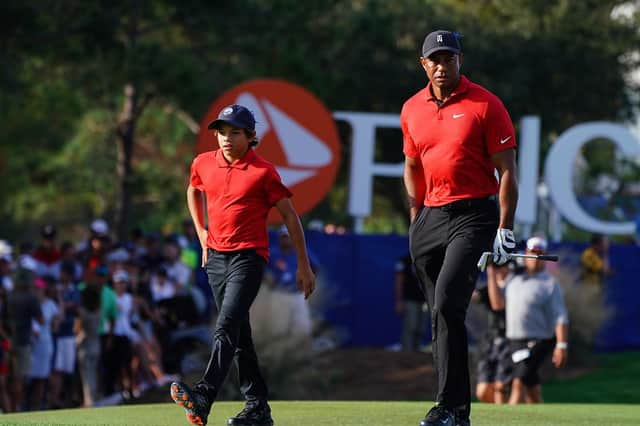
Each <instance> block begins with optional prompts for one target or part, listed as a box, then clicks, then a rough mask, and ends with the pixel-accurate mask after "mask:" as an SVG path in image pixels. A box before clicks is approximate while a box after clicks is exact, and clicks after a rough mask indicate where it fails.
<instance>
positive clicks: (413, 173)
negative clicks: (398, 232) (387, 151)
mask: <svg viewBox="0 0 640 426" xmlns="http://www.w3.org/2000/svg"><path fill="white" fill-rule="evenodd" d="M404 186H405V188H406V190H407V197H408V198H409V215H410V218H411V222H412V223H413V221H414V220H415V218H416V216H417V215H418V212H419V211H420V209H421V208H422V207H423V205H424V196H425V192H426V183H425V181H424V170H423V169H422V162H421V161H420V158H413V157H405V160H404Z"/></svg>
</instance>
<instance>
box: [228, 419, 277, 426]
mask: <svg viewBox="0 0 640 426" xmlns="http://www.w3.org/2000/svg"><path fill="white" fill-rule="evenodd" d="M227 425H228V426H273V421H270V422H261V423H236V421H235V420H233V419H229V420H227Z"/></svg>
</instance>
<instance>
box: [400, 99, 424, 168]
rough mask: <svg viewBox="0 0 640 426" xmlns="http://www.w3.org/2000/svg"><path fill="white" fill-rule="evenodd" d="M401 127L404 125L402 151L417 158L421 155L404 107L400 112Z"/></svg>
mask: <svg viewBox="0 0 640 426" xmlns="http://www.w3.org/2000/svg"><path fill="white" fill-rule="evenodd" d="M400 127H402V145H403V146H402V152H403V153H404V155H405V156H407V157H410V158H417V157H419V156H420V154H419V152H418V148H416V144H415V142H414V141H413V138H412V137H411V133H410V132H409V126H408V124H407V120H406V113H405V111H404V108H403V110H402V113H401V114H400Z"/></svg>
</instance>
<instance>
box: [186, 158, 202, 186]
mask: <svg viewBox="0 0 640 426" xmlns="http://www.w3.org/2000/svg"><path fill="white" fill-rule="evenodd" d="M189 183H190V184H191V186H192V187H194V188H196V189H198V190H200V191H204V183H203V182H202V179H201V178H200V175H199V174H198V158H197V157H196V158H195V159H194V160H193V162H192V163H191V176H190V177H189Z"/></svg>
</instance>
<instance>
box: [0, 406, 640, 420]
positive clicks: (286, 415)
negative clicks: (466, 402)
mask: <svg viewBox="0 0 640 426" xmlns="http://www.w3.org/2000/svg"><path fill="white" fill-rule="evenodd" d="M241 407H242V403H240V402H220V403H216V405H215V406H214V409H213V411H212V413H211V416H210V417H209V424H211V425H223V424H226V419H227V418H228V417H229V416H231V415H233V414H235V413H236V412H237V411H238V410H240V409H241ZM272 408H273V416H274V419H275V422H276V425H278V426H298V425H313V426H324V425H327V426H328V425H331V426H336V425H339V426H361V425H362V426H364V425H367V426H370V425H375V426H385V425H394V426H396V425H417V424H418V423H419V421H420V419H421V418H422V416H424V414H425V410H426V409H427V408H429V404H427V403H424V402H362V401H341V402H333V401H323V402H317V401H313V402H311V401H304V402H296V401H276V402H273V403H272ZM183 412H184V411H183V410H182V408H180V407H178V406H176V405H174V404H169V403H167V404H149V405H129V406H120V407H108V408H94V409H76V410H59V411H46V412H33V413H24V414H8V415H1V416H0V423H1V424H3V425H155V426H163V425H167V426H168V425H171V426H174V425H188V424H189V423H188V422H187V421H186V419H185V417H184V414H183ZM638 418H640V407H638V406H634V405H623V404H540V405H535V406H534V405H520V406H496V405H488V404H474V405H473V414H472V422H473V424H474V425H475V426H489V425H491V426H495V425H505V426H510V425H514V426H515V425H518V426H533V425H536V426H537V425H553V426H564V425H572V426H573V425H575V426H578V425H580V426H582V425H585V424H607V425H616V426H618V425H637V424H638Z"/></svg>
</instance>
